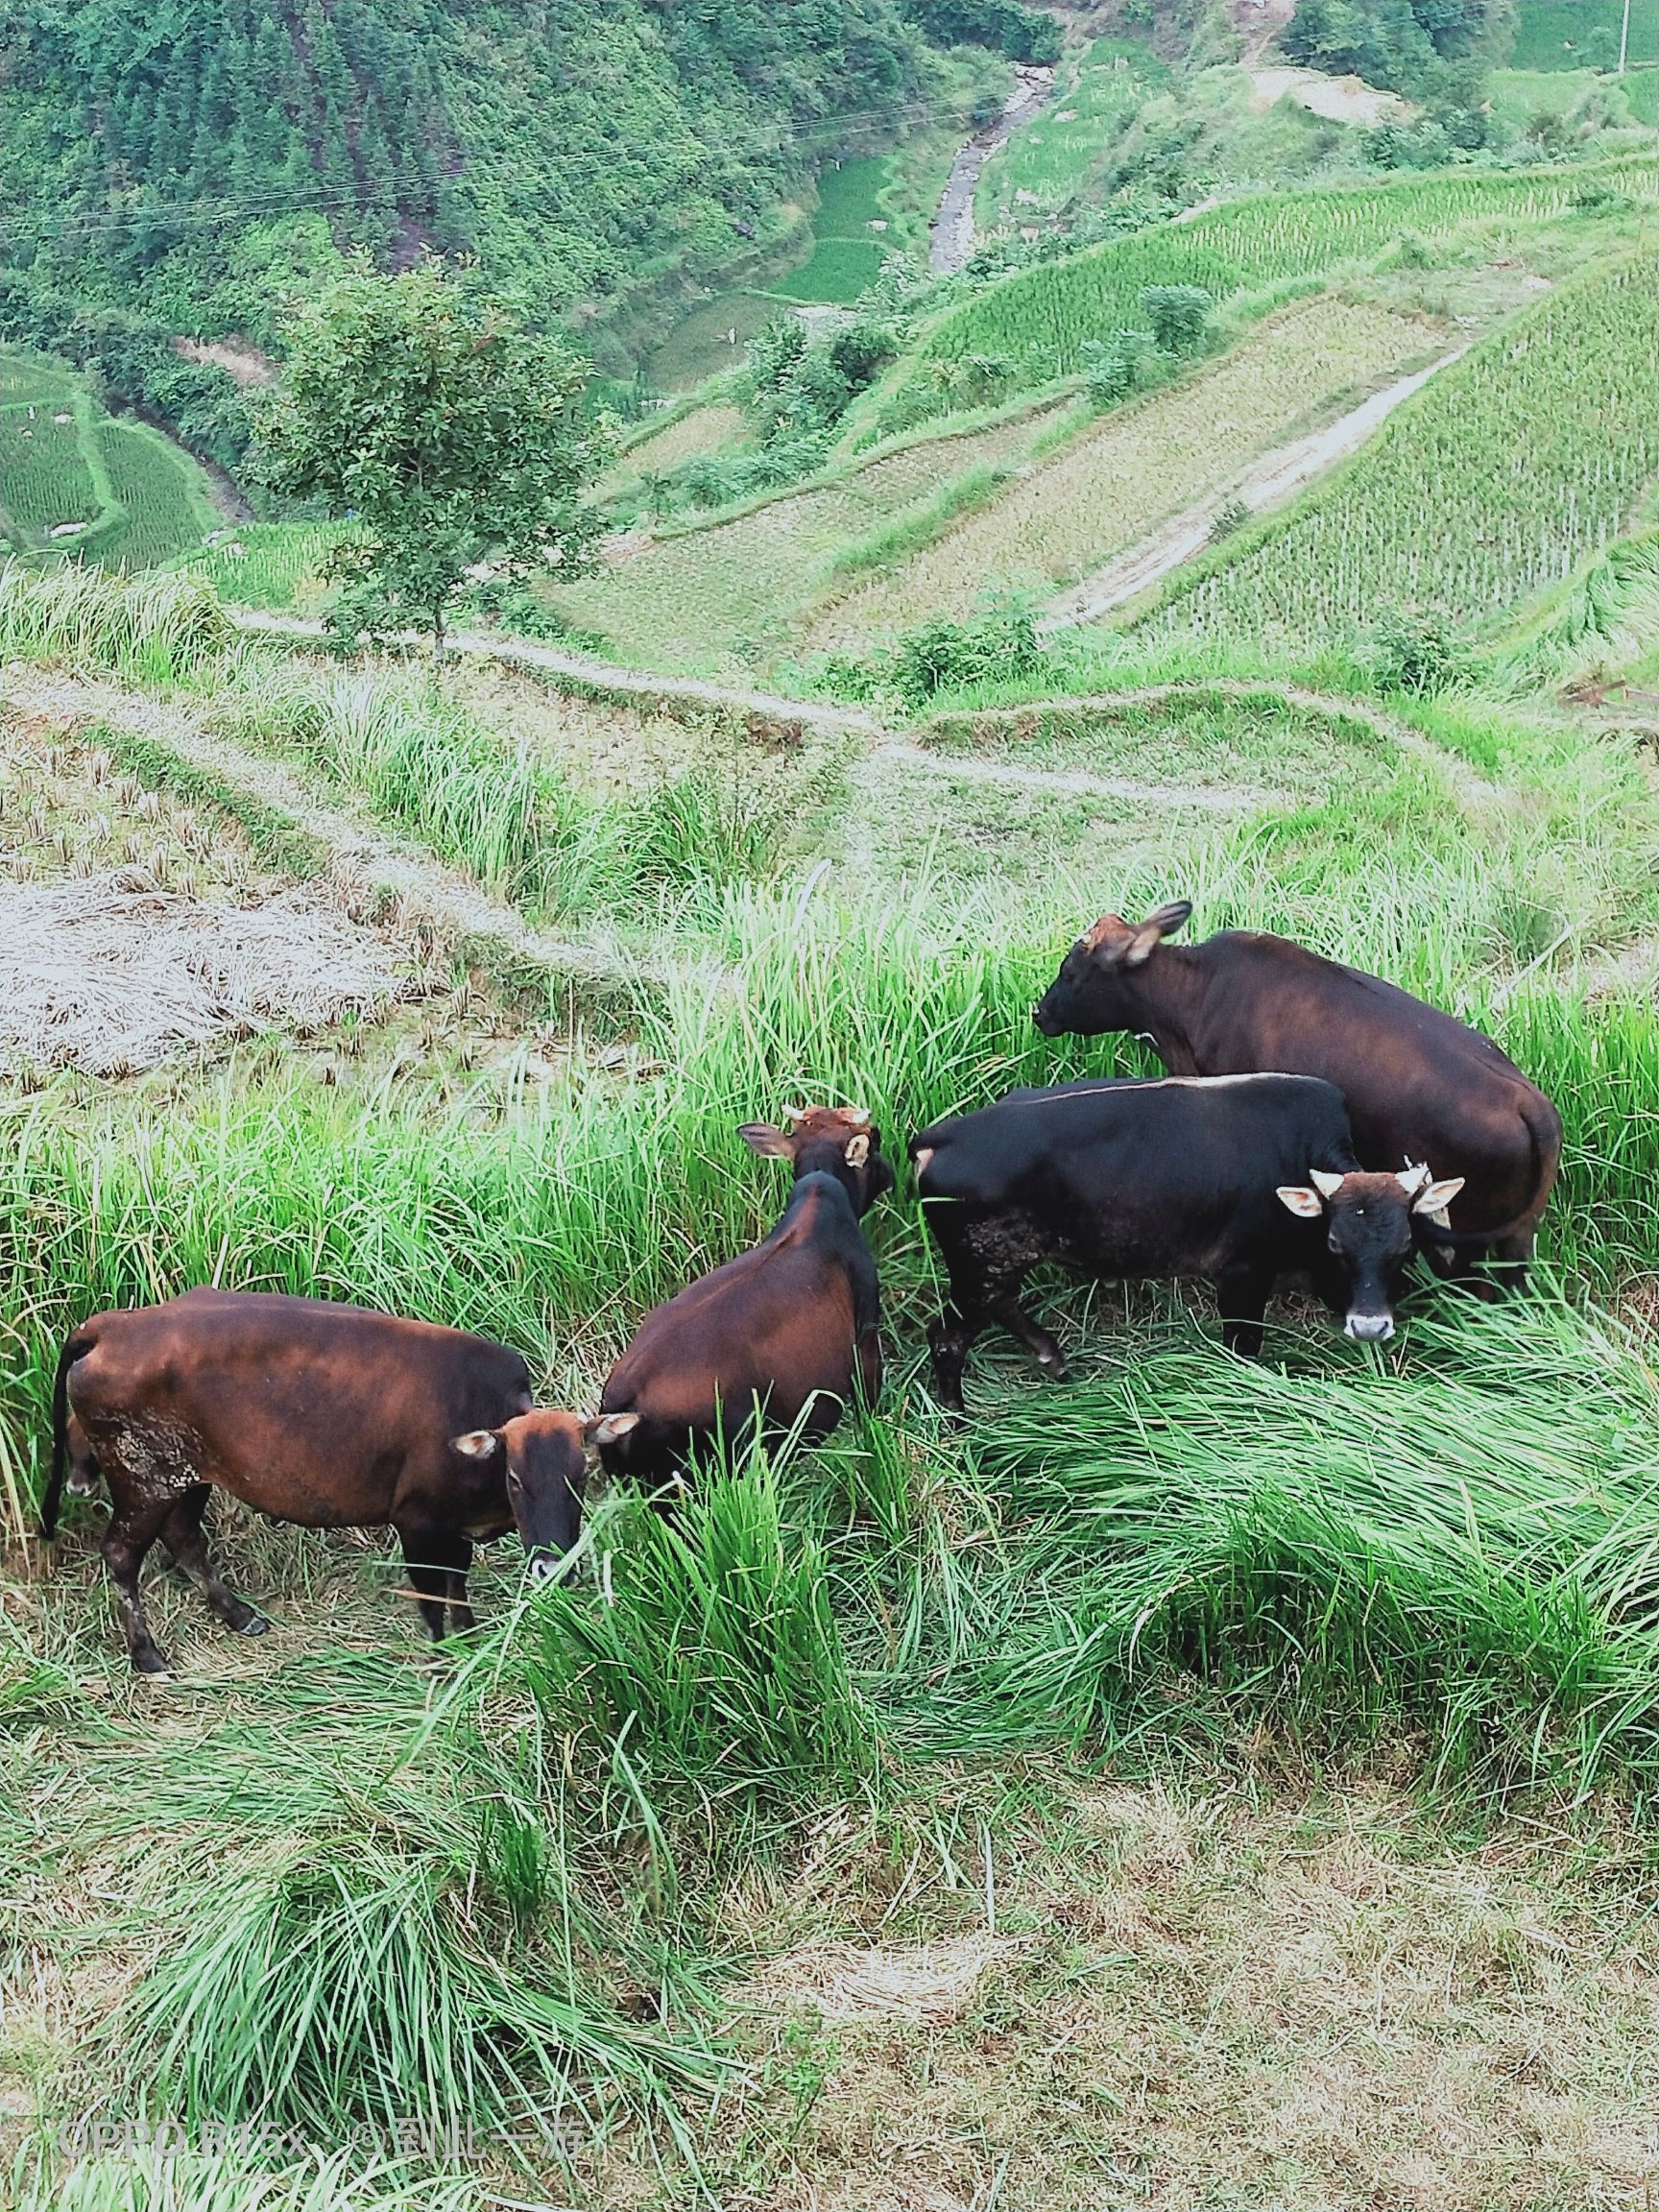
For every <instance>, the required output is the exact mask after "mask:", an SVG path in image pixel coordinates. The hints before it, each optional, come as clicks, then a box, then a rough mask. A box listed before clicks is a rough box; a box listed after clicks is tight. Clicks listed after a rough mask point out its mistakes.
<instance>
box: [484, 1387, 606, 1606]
mask: <svg viewBox="0 0 1659 2212" xmlns="http://www.w3.org/2000/svg"><path fill="white" fill-rule="evenodd" d="M638 1419H639V1416H638V1414H637V1413H607V1414H604V1415H602V1416H601V1418H600V1419H599V1420H597V1421H589V1422H588V1423H587V1424H586V1426H584V1424H583V1423H582V1422H580V1421H578V1420H577V1418H576V1416H575V1414H574V1413H556V1412H552V1411H549V1410H547V1409H545V1408H538V1409H537V1410H536V1411H534V1412H531V1413H520V1414H519V1415H518V1416H517V1419H516V1420H512V1421H509V1422H508V1423H507V1424H506V1425H505V1426H504V1427H503V1428H500V1429H474V1430H471V1431H469V1433H468V1434H467V1435H465V1436H457V1437H455V1438H454V1439H453V1440H452V1443H451V1446H450V1449H451V1450H452V1451H455V1452H459V1453H460V1455H461V1456H462V1457H463V1458H464V1459H470V1460H473V1461H475V1462H477V1461H483V1460H491V1461H493V1462H494V1464H495V1465H496V1466H497V1467H498V1468H499V1470H500V1473H501V1478H502V1479H503V1481H504V1482H505V1483H506V1486H507V1503H508V1504H509V1505H510V1506H511V1507H512V1509H513V1521H514V1526H515V1527H517V1530H518V1535H519V1540H520V1541H521V1542H522V1544H523V1546H524V1550H525V1551H526V1552H527V1554H528V1555H529V1560H530V1572H531V1574H532V1575H534V1576H535V1577H536V1578H537V1580H538V1581H540V1580H541V1579H543V1578H544V1577H545V1576H547V1575H551V1574H552V1572H553V1570H554V1567H555V1565H556V1563H557V1562H558V1561H559V1560H560V1559H562V1558H563V1557H564V1556H565V1552H566V1551H569V1550H570V1548H571V1546H572V1545H573V1544H574V1543H575V1541H576V1539H577V1536H578V1535H579V1534H580V1533H581V1528H582V1497H583V1492H584V1490H585V1489H586V1486H587V1480H588V1470H589V1467H590V1466H591V1465H592V1463H593V1461H594V1459H595V1457H596V1455H597V1454H598V1449H599V1446H600V1445H601V1444H609V1443H613V1442H614V1441H615V1440H616V1438H618V1437H619V1436H623V1435H626V1433H627V1432H628V1431H629V1430H630V1429H632V1428H634V1427H635V1426H636V1425H637V1422H638Z"/></svg>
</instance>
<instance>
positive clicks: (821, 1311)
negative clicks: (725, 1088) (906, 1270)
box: [600, 1106, 893, 1483]
mask: <svg viewBox="0 0 1659 2212" xmlns="http://www.w3.org/2000/svg"><path fill="white" fill-rule="evenodd" d="M786 1118H787V1119H788V1120H789V1121H790V1122H791V1123H792V1125H793V1126H792V1129H791V1132H790V1133H789V1134H788V1135H785V1134H784V1132H783V1131H782V1130H781V1129H778V1128H775V1127H773V1125H772V1124H771V1123H770V1122H765V1121H760V1122H749V1123H747V1124H746V1125H745V1126H744V1127H743V1128H742V1129H740V1130H739V1131H738V1135H739V1136H740V1137H741V1138H742V1139H743V1141H744V1142H745V1143H746V1144H748V1145H749V1146H750V1148H751V1150H753V1151H756V1152H758V1153H759V1154H760V1155H761V1157H762V1158H763V1159H769V1160H771V1159H776V1160H787V1161H788V1162H789V1163H790V1165H791V1166H792V1167H793V1169H794V1173H795V1182H794V1188H793V1189H792V1190H791V1191H790V1193H789V1202H788V1204H787V1205H786V1206H785V1207H784V1209H783V1213H782V1216H781V1219H780V1221H779V1223H778V1226H777V1227H776V1228H775V1229H774V1230H773V1232H772V1234H771V1235H770V1236H769V1237H768V1238H766V1240H765V1242H764V1243H763V1244H757V1246H756V1247H755V1248H754V1250H753V1251H750V1252H745V1253H743V1254H742V1255H741V1256H740V1257H739V1258H738V1259H735V1260H729V1261H728V1262H726V1264H725V1266H723V1267H717V1268H715V1270H714V1272H713V1273H712V1274H711V1275H705V1276H703V1277H702V1279H701V1280H700V1281H698V1282H696V1283H693V1284H691V1285H689V1286H688V1287H687V1288H685V1289H684V1290H682V1291H681V1292H680V1293H679V1295H678V1296H677V1297H674V1298H670V1299H669V1301H668V1303H667V1304H666V1305H665V1306H659V1307H658V1308H657V1310H656V1311H655V1312H654V1313H650V1314H647V1316H646V1317H645V1320H644V1321H643V1322H642V1323H641V1325H640V1328H639V1330H638V1333H637V1335H636V1336H635V1338H634V1341H633V1342H632V1343H631V1344H630V1345H629V1347H628V1349H627V1351H626V1352H624V1353H623V1355H622V1357H621V1358H620V1359H619V1360H618V1361H617V1363H616V1365H615V1367H614V1368H613V1370H612V1374H611V1379H610V1381H609V1382H608V1383H606V1385H605V1395H604V1397H603V1398H602V1399H601V1400H600V1407H601V1413H602V1415H603V1416H604V1417H606V1418H608V1419H611V1420H616V1419H618V1418H619V1417H626V1416H627V1415H629V1414H633V1415H635V1416H636V1417H637V1419H636V1424H635V1426H634V1427H633V1429H632V1430H631V1431H628V1432H627V1433H625V1434H623V1435H620V1436H613V1435H607V1436H606V1437H605V1438H604V1439H602V1441H601V1444H600V1457H601V1458H602V1459H603V1461H604V1462H605V1465H606V1468H607V1469H608V1470H610V1471H611V1472H613V1473H616V1474H623V1475H628V1476H631V1477H633V1478H635V1479H642V1480H646V1481H650V1482H653V1483H660V1482H662V1481H664V1480H666V1479H669V1478H671V1477H673V1476H675V1475H677V1474H679V1473H680V1472H681V1471H682V1470H683V1469H684V1468H685V1465H686V1463H687V1460H688V1459H689V1458H690V1456H691V1455H692V1454H693V1453H694V1452H695V1451H696V1450H697V1449H698V1448H699V1447H700V1446H706V1445H708V1444H709V1443H710V1442H712V1441H714V1440H715V1439H716V1438H718V1439H721V1440H723V1441H724V1442H725V1443H726V1444H728V1445H731V1444H733V1442H735V1441H736V1440H737V1439H738V1438H739V1437H740V1436H742V1435H743V1434H744V1433H745V1432H746V1431H748V1430H749V1429H750V1427H751V1425H752V1422H753V1418H754V1413H755V1408H756V1406H757V1403H758V1404H759V1405H760V1406H761V1407H763V1408H764V1415H765V1422H766V1427H767V1429H768V1431H771V1432H777V1431H783V1430H786V1429H789V1428H791V1427H793V1425H794V1424H795V1423H796V1422H797V1421H802V1420H803V1416H805V1419H804V1421H803V1432H804V1433H805V1434H806V1435H809V1436H812V1437H821V1436H827V1435H828V1434H829V1431H830V1430H832V1429H833V1428H834V1427H835V1425H836V1423H837V1422H838V1421H839V1420H840V1418H841V1413H842V1409H843V1407H845V1405H846V1403H847V1401H848V1400H849V1399H850V1398H851V1397H852V1396H853V1394H854V1390H857V1391H859V1392H860V1393H861V1395H862V1397H863V1399H864V1402H865V1403H866V1404H869V1405H874V1404H875V1402H876V1398H877V1394H878V1391H879V1390H880V1387H881V1351H880V1345H879V1342H878V1334H877V1329H878V1318H879V1300H880V1292H879V1287H878V1283H877V1279H876V1262H874V1261H873V1260H872V1259H871V1257H870V1248H869V1246H868V1245H867V1244H866V1243H865V1241H864V1234H863V1231H862V1230H861V1228H860V1227H859V1222H860V1221H861V1219H862V1218H863V1215H864V1214H865V1213H866V1212H867V1210H868V1209H869V1208H870V1206H871V1205H873V1204H874V1202H875V1201H876V1200H877V1199H878V1198H879V1197H880V1196H881V1194H882V1193H883V1192H884V1191H887V1190H892V1188H893V1170H892V1168H891V1166H889V1165H888V1163H887V1162H886V1161H885V1160H883V1159H882V1157H881V1133H880V1131H879V1130H878V1129H873V1128H872V1127H871V1125H870V1117H869V1115H868V1114H867V1113H866V1112H865V1111H864V1110H863V1108H862V1107H833V1106H807V1107H802V1108H800V1109H799V1110H798V1111H796V1112H794V1113H791V1114H790V1115H788V1116H787V1117H786Z"/></svg>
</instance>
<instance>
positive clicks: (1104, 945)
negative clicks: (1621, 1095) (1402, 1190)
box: [1033, 899, 1561, 1282]
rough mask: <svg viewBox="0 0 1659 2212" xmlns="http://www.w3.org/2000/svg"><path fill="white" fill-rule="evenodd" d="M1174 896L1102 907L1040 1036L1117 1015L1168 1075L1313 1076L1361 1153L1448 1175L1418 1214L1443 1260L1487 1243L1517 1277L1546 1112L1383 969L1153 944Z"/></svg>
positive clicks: (1385, 1163)
mask: <svg viewBox="0 0 1659 2212" xmlns="http://www.w3.org/2000/svg"><path fill="white" fill-rule="evenodd" d="M1191 911H1192V908H1191V906H1190V903H1189V902H1188V901H1186V900H1184V899H1182V900H1177V901H1175V902H1173V903H1172V904H1170V905H1167V906H1161V907H1159V909H1158V911H1157V912H1156V913H1155V914H1149V915H1148V916H1147V917H1146V919H1145V921H1144V922H1142V923H1140V924H1139V925H1134V924H1130V923H1128V922H1125V921H1124V920H1123V919H1122V917H1121V916H1120V915H1118V914H1108V915H1105V916H1104V917H1103V918H1102V919H1101V920H1100V921H1098V922H1096V923H1095V925H1094V927H1093V928H1092V929H1090V930H1088V931H1086V932H1085V934H1084V935H1083V936H1082V937H1080V938H1079V939H1078V940H1077V943H1076V944H1075V945H1074V946H1073V947H1072V949H1071V950H1070V952H1069V953H1068V954H1067V955H1066V959H1065V962H1064V964H1063V965H1062V967H1061V970H1060V973H1059V974H1058V975H1057V976H1056V977H1055V979H1054V981H1053V983H1052V984H1051V985H1050V986H1049V988H1048V990H1047V992H1046V994H1045V996H1044V998H1042V999H1041V1000H1040V1002H1039V1003H1038V1005H1037V1007H1036V1008H1035V1010H1034V1017H1033V1018H1034V1020H1035V1021H1036V1023H1037V1026H1038V1028H1039V1029H1041V1030H1042V1032H1043V1034H1044V1035H1045V1036H1046V1037H1059V1036H1063V1035H1066V1034H1069V1033H1070V1034H1072V1035H1077V1036H1084V1037H1095V1036H1099V1035H1100V1034H1101V1033H1102V1032H1104V1031H1107V1030H1116V1029H1127V1030H1130V1031H1133V1032H1134V1033H1135V1034H1137V1035H1140V1036H1143V1037H1146V1038H1148V1039H1149V1040H1150V1042H1151V1045H1152V1047H1153V1049H1154V1050H1155V1051H1156V1052H1157V1054H1158V1057H1159V1058H1160V1059H1161V1060H1162V1061H1163V1063H1164V1065H1165V1067H1166V1068H1167V1069H1168V1070H1169V1071H1170V1072H1171V1074H1175V1075H1244V1074H1257V1073H1263V1072H1268V1071H1274V1072H1279V1073H1285V1074H1294V1075H1320V1076H1323V1077H1324V1078H1325V1080H1326V1081H1327V1082H1328V1083H1334V1084H1335V1086H1336V1088H1337V1089H1338V1090H1339V1091H1340V1092H1341V1093H1342V1094H1343V1096H1344V1097H1345V1098H1346V1100H1347V1102H1348V1115H1349V1119H1350V1121H1351V1122H1352V1124H1353V1129H1354V1145H1355V1150H1356V1151H1357V1152H1358V1157H1359V1161H1360V1164H1361V1166H1364V1167H1366V1168H1367V1169H1370V1170H1372V1171H1374V1172H1383V1171H1385V1170H1389V1171H1394V1172H1398V1171H1400V1170H1402V1169H1405V1168H1409V1167H1411V1166H1422V1165H1427V1166H1428V1168H1429V1171H1430V1173H1431V1176H1433V1177H1434V1178H1435V1179H1439V1178H1440V1177H1443V1176H1450V1175H1453V1174H1457V1175H1461V1176H1462V1177H1463V1189H1462V1190H1461V1191H1460V1193H1459V1194H1458V1196H1457V1198H1456V1199H1455V1201H1454V1203H1453V1205H1452V1207H1451V1209H1450V1213H1449V1214H1448V1215H1447V1216H1446V1218H1445V1219H1444V1220H1443V1221H1440V1222H1437V1223H1435V1224H1433V1225H1430V1226H1427V1227H1426V1226H1425V1225H1424V1224H1421V1223H1420V1224H1419V1229H1420V1232H1421V1233H1422V1235H1423V1236H1424V1239H1425V1241H1426V1242H1427V1243H1428V1245H1429V1247H1430V1249H1431V1252H1434V1253H1435V1254H1436V1257H1437V1258H1438V1260H1439V1261H1440V1262H1441V1263H1442V1264H1443V1265H1445V1266H1446V1267H1447V1268H1448V1270H1451V1269H1453V1268H1456V1267H1459V1266H1461V1265H1462V1264H1463V1263H1464V1262H1467V1261H1469V1260H1471V1259H1475V1258H1478V1257H1479V1256H1481V1255H1483V1254H1486V1253H1490V1254H1492V1255H1493V1256H1494V1257H1495V1258H1497V1259H1498V1260H1501V1261H1503V1262H1508V1263H1509V1266H1508V1268H1507V1270H1506V1272H1508V1273H1509V1274H1510V1275H1512V1277H1513V1278H1514V1279H1515V1280H1516V1281H1517V1282H1519V1281H1520V1280H1521V1279H1522V1278H1523V1277H1524V1274H1525V1262H1527V1260H1528V1259H1529V1258H1530V1256H1531V1252H1532V1241H1533V1238H1534V1236H1535V1234H1536V1232H1537V1227H1538V1221H1539V1217H1540V1215H1541V1214H1543V1212H1544V1208H1545V1205H1546V1204H1547V1202H1548V1200H1549V1197H1550V1190H1551V1185H1552V1184H1553V1183H1554V1180H1555V1170H1556V1167H1557V1166H1558V1165H1559V1163H1560V1159H1561V1117H1560V1116H1559V1115H1558V1114H1557V1113H1556V1111H1555V1108H1554V1107H1553V1105H1552V1104H1551V1101H1550V1100H1549V1099H1548V1098H1547V1097H1546V1096H1545V1095H1544V1094H1543V1092H1542V1091H1540V1090H1539V1089H1538V1088H1537V1087H1536V1086H1535V1085H1534V1084H1532V1083H1529V1082H1528V1081H1527V1078H1526V1076H1525V1075H1523V1074H1522V1072H1521V1070H1519V1069H1518V1068H1517V1067H1516V1066H1515V1064H1514V1062H1513V1061H1512V1060H1509V1059H1507V1058H1506V1057H1505V1056H1504V1054H1503V1053H1502V1052H1501V1051H1500V1050H1499V1049H1498V1047H1497V1046H1496V1045H1494V1044H1493V1043H1492V1041H1491V1039H1490V1038H1489V1037H1483V1036H1481V1034H1480V1033H1479V1030H1477V1029H1471V1028H1469V1027H1468V1025H1467V1024H1466V1023H1464V1022H1458V1021H1455V1020H1454V1019H1453V1017H1452V1016H1451V1015H1450V1014H1443V1013H1441V1011H1440V1010H1439V1008H1438V1007H1435V1006H1428V1005H1425V1004H1424V1002H1423V1001H1422V999H1420V998H1412V997H1411V996H1410V995H1409V993H1407V992H1405V991H1401V990H1399V989H1397V988H1396V986H1395V985H1394V984H1392V983H1384V982H1383V981H1382V979H1381V978H1380V977H1378V976H1376V975H1367V974H1365V973H1364V972H1363V971H1362V970H1360V969H1358V968H1345V967H1342V966H1341V965H1339V964H1338V963H1337V962H1336V961H1334V960H1325V959H1322V958H1321V957H1320V956H1319V954H1318V953H1317V952H1310V951H1309V950H1308V949H1307V948H1306V947H1305V946H1302V945H1296V944H1292V943H1291V942H1290V941H1289V939H1287V938H1284V937H1269V936H1264V935H1262V934H1259V933H1257V932H1254V931H1250V930H1242V929H1224V930H1221V931H1219V932H1218V933H1217V934H1216V935H1215V936H1214V937H1208V938H1206V939H1205V941H1204V942H1203V944H1201V945H1190V946H1180V945H1166V944H1164V943H1163V942H1162V940H1163V939H1164V938H1165V937H1166V936H1167V935H1168V934H1169V933H1170V932H1171V931H1172V930H1175V929H1179V928H1180V926H1181V925H1182V924H1183V923H1184V922H1185V921H1186V920H1187V917H1188V916H1189V915H1190V913H1191Z"/></svg>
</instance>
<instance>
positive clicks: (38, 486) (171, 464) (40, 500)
mask: <svg viewBox="0 0 1659 2212" xmlns="http://www.w3.org/2000/svg"><path fill="white" fill-rule="evenodd" d="M218 518H219V517H218V515H217V512H216V510H215V508H214V506H213V502H212V499H211V497H210V495H209V493H208V489H207V480H206V478H205V476H204V474H203V471H202V470H201V469H199V468H198V467H197V466H196V464H195V463H194V462H193V461H192V460H191V459H190V457H189V456H188V455H187V454H186V453H184V452H183V451H181V450H180V447H179V446H177V445H172V444H171V443H170V442H169V441H168V440H167V439H165V438H163V437H162V436H161V434H160V432H159V431H156V430H152V429H150V428H149V427H148V425H146V424H144V423H140V422H126V421H115V420H114V418H112V417H110V416H108V415H106V414H103V413H101V412H100V411H99V410H98V408H97V407H96V406H95V405H94V403H93V401H92V399H91V397H90V395H89V394H88V393H87V391H86V390H85V388H84V385H82V384H81V383H79V382H78V381H77V379H75V378H74V377H73V376H72V375H70V374H69V373H68V372H67V371H65V370H63V369H61V368H60V367H59V366H58V365H56V364H55V363H52V362H49V361H42V360H39V359H37V358H36V356H34V355H32V354H24V353H0V543H4V544H6V545H7V546H8V548H9V549H10V550H12V551H14V552H18V553H23V554H27V555H31V556H36V555H40V554H47V555H58V556H60V557H69V556H72V555H74V554H76V553H77V552H78V551H80V550H81V549H83V548H84V550H85V551H86V552H87V553H89V554H90V555H91V557H92V558H93V559H94V560H96V561H98V562H100V563H101V564H102V565H104V566H106V567H109V568H143V567H148V566H150V565H153V564H154V563H156V562H160V561H165V560H167V559H170V558H171V557H172V556H173V555H175V554H177V553H180V552H181V551H183V550H185V549H186V548H188V547H191V546H195V545H199V544H200V543H201V541H202V539H203V538H204V535H205V534H206V533H207V532H208V531H210V530H211V529H212V527H213V525H214V523H215V522H216V521H217V520H218ZM70 523H78V524H82V525H84V527H83V528H81V529H78V530H74V531H71V530H69V529H67V528H65V527H64V525H66V524H70ZM60 531H61V532H62V535H61V536H59V535H57V533H58V532H60Z"/></svg>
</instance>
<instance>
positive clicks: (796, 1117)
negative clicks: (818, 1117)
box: [783, 1106, 812, 1122]
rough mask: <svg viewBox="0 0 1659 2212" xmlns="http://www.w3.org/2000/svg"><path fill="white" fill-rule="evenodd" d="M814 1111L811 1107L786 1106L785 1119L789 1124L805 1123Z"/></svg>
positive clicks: (784, 1110)
mask: <svg viewBox="0 0 1659 2212" xmlns="http://www.w3.org/2000/svg"><path fill="white" fill-rule="evenodd" d="M811 1111H812V1109H811V1107H810V1106H785V1107H784V1109H783V1118H784V1120H785V1121H788V1122H796V1121H805V1118H806V1117H807V1115H808V1114H810V1113H811Z"/></svg>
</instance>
